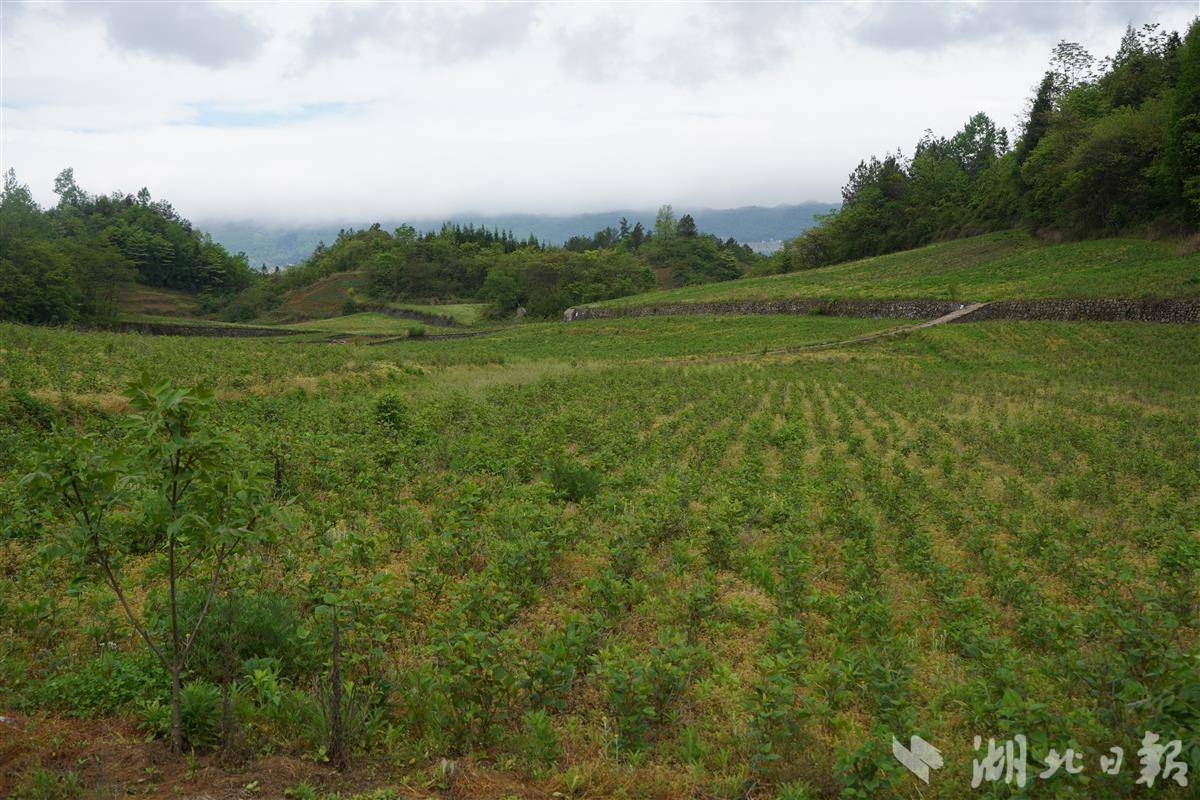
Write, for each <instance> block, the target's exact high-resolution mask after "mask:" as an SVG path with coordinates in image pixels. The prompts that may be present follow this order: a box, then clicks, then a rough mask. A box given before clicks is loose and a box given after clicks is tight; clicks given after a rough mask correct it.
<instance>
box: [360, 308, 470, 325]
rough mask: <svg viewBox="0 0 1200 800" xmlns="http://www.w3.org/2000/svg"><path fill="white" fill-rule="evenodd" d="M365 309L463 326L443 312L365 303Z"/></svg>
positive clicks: (428, 321)
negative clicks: (437, 312)
mask: <svg viewBox="0 0 1200 800" xmlns="http://www.w3.org/2000/svg"><path fill="white" fill-rule="evenodd" d="M362 308H363V310H364V311H374V312H377V313H379V314H387V315H388V316H389V317H399V318H401V319H413V320H416V321H417V322H424V323H425V324H426V325H441V326H442V327H445V328H461V327H462V323H461V322H459V321H458V320H456V319H454V318H452V317H446V316H443V315H441V314H429V313H427V312H425V311H413V310H412V309H408V308H390V307H388V306H375V305H365V306H363V307H362Z"/></svg>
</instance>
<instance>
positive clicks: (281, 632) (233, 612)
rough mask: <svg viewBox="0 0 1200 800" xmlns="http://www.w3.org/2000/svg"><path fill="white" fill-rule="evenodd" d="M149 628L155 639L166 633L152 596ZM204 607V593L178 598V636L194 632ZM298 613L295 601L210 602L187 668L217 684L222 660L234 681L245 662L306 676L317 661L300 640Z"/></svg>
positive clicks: (244, 596) (263, 596) (250, 597)
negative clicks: (206, 620)
mask: <svg viewBox="0 0 1200 800" xmlns="http://www.w3.org/2000/svg"><path fill="white" fill-rule="evenodd" d="M152 598H153V601H152V603H151V604H150V605H149V611H150V616H149V620H148V621H149V622H150V625H151V627H152V629H153V630H154V631H155V632H156V633H158V634H159V635H160V636H166V635H167V632H168V630H169V628H168V617H167V613H166V609H165V608H163V607H161V606H159V602H161V597H160V596H154V595H152ZM203 603H204V590H203V587H188V588H187V589H186V590H184V591H182V592H181V593H180V594H179V624H180V627H181V628H182V629H183V630H191V629H192V628H193V627H194V626H195V619H196V615H197V614H199V612H200V608H201V606H202V605H203ZM300 619H301V612H300V609H299V607H298V605H297V601H296V600H295V599H294V598H291V597H288V596H286V595H283V594H275V593H272V594H267V593H265V592H263V593H260V592H256V591H252V590H247V591H245V592H242V593H240V594H236V595H234V596H230V597H222V598H219V599H215V600H213V602H212V605H211V608H210V611H209V620H210V622H209V623H208V624H206V625H203V626H201V627H200V630H199V632H198V633H197V634H196V642H195V644H194V645H192V651H191V655H190V657H189V667H190V670H191V672H192V673H193V674H195V675H198V676H199V677H201V678H204V679H205V680H208V681H211V682H213V683H219V682H220V681H221V680H222V679H223V677H224V675H225V669H226V660H227V658H231V659H232V660H231V663H230V664H229V666H230V668H231V670H232V676H233V677H234V678H238V677H241V676H242V675H243V673H244V672H245V665H246V662H248V661H251V660H255V661H260V660H262V659H270V660H272V661H274V662H276V663H277V664H278V666H279V671H280V673H281V674H283V675H285V676H296V675H301V674H305V673H306V672H308V671H309V670H311V669H312V668H313V667H314V666H315V665H316V664H317V663H318V661H319V655H318V654H317V653H315V652H314V647H313V645H312V643H311V642H309V641H307V640H305V639H303V638H301V637H300V636H299V630H300Z"/></svg>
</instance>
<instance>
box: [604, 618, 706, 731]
mask: <svg viewBox="0 0 1200 800" xmlns="http://www.w3.org/2000/svg"><path fill="white" fill-rule="evenodd" d="M693 661H694V651H693V650H692V649H691V648H689V647H688V646H687V645H685V644H683V643H682V642H679V641H670V642H667V643H665V644H663V645H660V646H657V647H652V648H651V649H650V652H649V653H647V654H646V655H645V656H642V657H641V658H637V657H635V656H634V655H633V653H632V652H631V650H630V648H629V647H628V646H627V645H614V646H612V647H608V648H605V649H604V650H603V651H602V652H601V653H600V655H599V656H598V657H597V659H596V666H597V672H598V674H599V676H600V680H601V681H602V682H603V683H604V685H605V687H606V688H607V689H608V702H609V706H610V707H611V708H612V711H613V715H614V716H615V717H616V718H617V727H618V731H617V736H618V741H619V743H620V745H621V746H622V747H626V748H631V749H637V748H640V747H641V746H642V745H643V744H645V742H646V738H647V736H648V735H649V733H650V731H651V730H652V729H653V727H654V725H655V724H657V723H658V722H660V721H661V720H662V717H663V714H664V713H665V711H666V710H667V707H668V705H669V704H670V702H671V701H672V700H673V699H674V698H675V696H676V695H677V694H678V693H679V692H680V691H681V690H682V689H683V687H684V685H685V682H686V680H687V676H688V674H689V672H691V670H692V664H693Z"/></svg>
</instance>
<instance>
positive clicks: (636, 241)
mask: <svg viewBox="0 0 1200 800" xmlns="http://www.w3.org/2000/svg"><path fill="white" fill-rule="evenodd" d="M645 241H646V229H645V228H644V227H643V226H642V223H640V222H639V223H637V224H636V225H634V226H633V230H632V231H630V233H629V249H630V250H632V251H633V252H635V253H636V252H637V251H638V250H640V249H641V248H642V245H643V244H644V243H645Z"/></svg>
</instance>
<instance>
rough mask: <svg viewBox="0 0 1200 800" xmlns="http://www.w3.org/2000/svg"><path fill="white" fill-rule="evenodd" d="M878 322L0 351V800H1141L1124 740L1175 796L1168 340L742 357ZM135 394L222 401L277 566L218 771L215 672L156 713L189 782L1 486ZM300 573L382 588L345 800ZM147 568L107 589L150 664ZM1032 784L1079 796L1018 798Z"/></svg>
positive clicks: (125, 637)
mask: <svg viewBox="0 0 1200 800" xmlns="http://www.w3.org/2000/svg"><path fill="white" fill-rule="evenodd" d="M1004 246H1007V247H1009V248H1010V254H1009V256H1010V257H1011V255H1012V254H1013V253H1015V252H1023V248H1028V247H1029V245H1028V243H1026V244H1018V245H1016V246H1015V247H1013V245H1012V244H1011V243H1009V244H1008V245H1004ZM799 277H800V278H802V277H804V276H799ZM397 322H402V321H401V320H397ZM895 324H897V323H896V322H895V321H888V320H858V319H837V318H826V317H770V316H763V317H686V318H643V319H620V320H603V321H592V322H579V323H572V324H570V325H564V324H555V323H540V324H531V325H522V326H519V327H515V328H511V329H506V330H503V331H501V332H498V333H494V334H488V335H483V336H478V337H474V338H465V339H453V340H442V341H421V340H407V341H396V342H388V343H385V344H382V345H378V346H370V345H367V344H365V343H349V344H330V343H326V342H325V341H324V340H321V341H312V340H303V339H302V340H299V341H290V340H284V339H269V340H260V339H230V340H227V339H211V338H194V339H193V338H174V337H142V336H134V335H128V334H115V333H100V332H93V333H80V332H75V331H71V330H54V329H45V328H31V327H25V326H15V325H3V326H0V376H2V377H0V408H3V409H4V413H3V414H0V420H2V421H0V470H2V473H0V519H2V520H3V530H4V534H3V537H0V713H3V714H5V715H9V716H12V717H13V720H14V721H13V722H10V723H6V725H7V727H6V728H5V729H3V732H4V737H5V738H4V739H3V740H0V795H7V793H10V792H14V791H16V790H17V789H20V790H21V791H23V792H27V791H29V790H30V789H29V787H31V786H37V785H45V786H51V787H57V788H56V789H54V790H53V791H60V792H61V793H60V794H57V795H55V794H48V795H44V796H55V797H58V796H62V797H91V796H104V797H107V796H122V795H124V794H125V793H126V792H132V791H135V790H136V792H137V793H139V794H141V795H143V796H150V797H163V798H165V797H175V796H180V795H183V796H209V797H222V798H224V797H231V798H232V797H243V796H250V795H248V794H246V793H245V792H246V790H245V789H244V787H245V786H247V785H249V784H251V783H254V785H255V787H256V788H255V792H256V793H257V795H256V796H264V797H282V796H284V792H285V791H288V792H290V794H288V795H287V796H288V797H293V798H294V797H304V798H308V797H321V798H325V797H330V798H332V797H334V795H333V794H332V792H333V791H334V790H335V789H337V790H340V791H341V792H342V793H341V794H339V795H337V796H338V797H341V798H349V797H351V796H354V797H362V798H368V797H371V798H384V797H430V796H437V797H452V796H454V797H491V798H497V799H499V798H510V797H529V798H542V797H551V796H557V797H576V798H582V797H654V798H678V797H687V796H696V797H730V798H732V797H753V798H774V797H778V798H817V797H821V798H825V797H828V798H832V797H863V798H868V797H871V798H874V797H901V798H917V797H925V798H960V797H964V796H967V795H971V796H974V793H973V792H972V791H971V789H970V782H971V777H972V775H971V762H972V758H973V757H975V756H976V755H978V754H977V753H976V752H975V751H974V750H973V748H972V737H973V736H975V735H982V736H983V737H984V738H985V740H986V738H987V737H988V736H995V737H997V738H1007V737H1010V736H1012V735H1015V734H1017V733H1021V734H1024V735H1026V736H1027V737H1028V742H1029V750H1030V761H1031V765H1030V781H1031V787H1030V788H1032V789H1033V790H1035V792H1036V794H1035V795H1031V796H1056V797H1084V796H1087V797H1096V798H1107V797H1124V796H1129V795H1134V794H1138V795H1139V796H1140V793H1139V792H1136V791H1135V789H1134V785H1133V781H1134V780H1135V778H1136V775H1137V772H1136V768H1135V767H1134V766H1130V764H1131V762H1134V763H1135V762H1136V758H1135V757H1134V756H1133V754H1134V752H1135V751H1136V749H1137V748H1138V746H1139V741H1140V738H1141V736H1142V732H1143V731H1145V730H1154V731H1158V732H1160V733H1161V734H1162V735H1163V737H1164V739H1170V738H1180V739H1182V741H1183V743H1184V748H1185V749H1184V757H1186V758H1188V759H1190V763H1191V764H1192V765H1193V766H1192V770H1193V775H1194V774H1195V773H1196V772H1197V771H1200V738H1198V737H1200V733H1198V732H1200V679H1198V678H1197V669H1196V667H1197V658H1198V656H1200V639H1198V637H1200V627H1198V625H1197V587H1198V586H1200V574H1198V571H1197V570H1198V568H1200V446H1198V445H1200V438H1198V431H1200V382H1198V381H1197V380H1196V377H1197V375H1200V330H1198V329H1197V327H1196V326H1159V325H1138V324H1124V323H1118V324H1111V323H1020V322H985V323H973V324H965V325H953V326H942V327H937V328H931V329H927V330H924V331H920V332H918V333H914V334H911V335H909V336H906V337H904V338H900V339H891V340H885V341H878V342H872V343H867V344H862V345H858V346H855V347H833V348H828V349H823V350H818V351H812V352H801V353H795V354H791V355H766V356H764V355H762V353H763V351H765V350H769V349H781V348H785V347H789V346H795V345H799V344H803V343H806V342H809V343H811V342H821V341H829V340H838V339H847V338H851V337H853V336H855V335H859V334H861V333H865V332H869V331H871V330H879V329H883V328H886V327H890V326H892V325H895ZM143 371H148V372H150V373H151V374H153V375H155V376H161V377H165V378H170V379H171V380H173V381H176V382H177V383H179V384H180V385H188V384H192V383H200V384H203V385H206V386H209V387H211V388H213V389H215V391H216V397H217V402H216V404H215V406H214V409H213V412H212V414H213V422H214V425H215V426H216V427H217V428H219V429H221V430H224V431H227V432H228V433H229V434H230V435H231V436H232V437H233V438H234V439H235V440H237V441H238V442H241V443H243V444H245V445H246V446H247V447H248V449H249V452H250V453H252V454H255V456H254V457H256V458H259V459H261V460H262V462H263V463H264V465H265V466H266V467H267V468H268V470H269V469H270V465H271V461H272V458H273V455H272V454H274V455H277V456H278V459H279V465H280V472H279V477H278V484H277V485H278V490H277V491H278V493H279V494H280V497H281V499H282V502H284V503H285V504H286V508H287V514H286V515H285V516H286V520H285V522H282V523H281V525H283V528H282V530H281V535H280V536H279V537H278V538H277V539H276V541H275V543H274V544H272V545H270V546H269V547H266V548H263V549H260V550H258V551H256V552H255V554H254V556H253V558H252V560H250V561H247V562H246V564H245V565H243V567H242V569H241V571H240V572H239V573H238V574H239V576H240V577H239V578H238V581H239V584H238V586H239V589H238V592H239V596H240V597H241V598H242V599H241V601H240V602H241V603H242V605H240V606H239V608H240V609H241V610H240V611H239V615H240V619H241V620H242V621H241V622H239V623H238V625H239V626H240V627H237V628H236V629H237V630H240V631H243V633H245V637H244V638H238V639H236V641H237V642H238V644H237V647H238V650H237V653H236V658H235V667H234V673H235V674H234V676H233V686H234V690H235V698H236V715H235V717H236V719H237V726H238V731H239V733H238V740H237V741H238V745H237V746H238V748H239V752H240V754H241V755H240V756H239V759H238V760H237V761H235V762H233V763H231V764H225V765H224V766H223V765H222V761H221V759H220V755H219V753H218V752H216V750H215V749H214V743H215V742H216V741H218V740H219V730H218V729H217V728H214V726H215V725H217V722H218V721H219V705H220V704H219V697H220V695H219V692H218V691H217V686H218V685H219V684H220V682H221V681H222V669H221V668H220V664H221V663H223V662H222V658H223V657H222V655H221V653H222V652H224V650H223V647H224V645H222V644H221V642H222V641H224V639H223V638H222V636H221V635H219V634H217V633H215V632H214V633H212V634H211V635H208V636H202V637H201V638H200V639H199V640H198V643H197V651H196V655H195V656H194V660H193V662H192V667H191V669H190V671H189V673H188V675H187V678H186V685H187V686H188V687H191V688H190V689H188V690H187V691H188V697H189V698H191V699H190V701H189V702H190V705H189V706H187V710H186V711H185V714H186V715H187V720H186V725H185V729H186V730H187V731H188V732H189V733H188V735H189V737H190V739H189V741H191V742H192V743H193V744H192V746H194V747H195V748H196V755H195V756H194V757H191V758H192V759H193V760H192V761H190V762H189V760H188V758H185V757H178V758H172V757H170V756H169V755H168V753H167V751H166V746H165V744H163V743H162V742H154V743H151V744H147V743H145V742H143V741H142V740H143V739H144V738H145V731H147V730H154V728H153V724H154V723H153V722H152V720H153V719H156V718H157V717H155V714H156V713H157V712H155V710H154V709H156V708H158V709H161V708H162V702H163V701H164V696H165V695H164V693H165V684H164V682H163V678H162V673H161V671H160V670H158V669H157V665H156V664H155V663H154V662H153V661H151V660H150V657H149V656H148V654H147V651H146V650H145V648H144V646H142V644H141V643H140V642H139V641H138V640H137V639H136V638H135V636H134V635H133V634H132V633H131V631H130V629H129V627H128V626H127V625H126V624H125V623H124V621H123V619H122V616H121V612H120V609H119V607H118V606H117V605H116V602H115V600H114V598H113V595H112V593H111V592H110V591H109V590H108V589H107V587H106V586H105V585H104V583H103V582H102V580H101V579H100V577H99V576H98V574H97V573H96V572H95V571H94V570H92V569H88V568H83V569H81V568H78V567H76V566H73V565H72V563H71V562H70V561H68V560H64V559H61V558H49V557H43V556H42V555H40V554H41V553H42V551H43V548H44V545H45V544H46V542H47V541H49V539H50V538H51V537H52V536H53V535H54V533H55V532H56V531H59V530H61V529H62V527H63V525H64V524H65V518H64V516H63V514H62V512H61V510H58V509H55V508H51V507H47V506H39V505H37V504H34V503H32V502H31V501H30V500H29V499H28V498H27V495H26V490H25V489H24V488H23V487H22V486H21V483H20V479H21V476H22V475H24V474H26V473H27V472H29V471H30V470H31V469H33V466H34V463H35V460H36V458H37V456H36V452H37V450H38V449H39V448H40V447H42V446H44V445H45V444H46V443H47V442H49V441H52V440H54V438H55V437H57V436H60V435H68V432H69V435H76V434H78V433H82V432H88V431H94V432H96V433H98V434H99V435H101V436H102V437H103V440H104V441H113V440H114V439H115V437H116V436H117V435H118V426H119V424H120V423H121V421H122V420H123V419H125V418H126V416H127V414H128V411H129V406H128V402H127V401H126V400H125V399H124V398H123V394H122V392H123V387H124V386H125V384H126V383H127V382H129V381H130V380H133V379H135V378H136V377H137V375H138V374H139V373H141V372H143ZM60 428H61V429H62V430H63V431H64V433H63V434H58V433H54V432H52V431H54V430H57V429H60ZM330 537H333V538H334V539H338V540H343V541H346V542H348V543H349V545H348V546H349V547H350V550H349V551H347V552H349V553H351V554H352V555H351V556H350V557H349V560H348V561H347V562H346V564H345V569H346V570H347V571H348V574H349V575H351V576H353V579H354V580H360V581H362V582H364V583H365V584H369V585H374V586H378V587H379V592H378V593H377V594H374V595H370V596H369V597H370V598H371V599H370V600H369V601H368V600H364V601H363V602H369V603H370V605H369V608H370V609H371V610H370V611H369V612H367V611H366V608H367V607H366V606H365V607H364V612H363V613H362V614H360V615H356V616H354V617H353V621H352V622H347V626H348V627H347V629H346V630H344V631H343V636H347V637H349V640H348V641H349V645H348V647H349V648H351V650H350V652H351V653H352V654H353V657H352V658H350V659H348V660H347V662H346V665H345V667H344V669H346V670H347V671H348V672H349V675H350V678H351V679H352V680H353V681H354V686H355V689H354V691H355V692H359V694H358V695H356V696H357V697H358V698H359V700H358V702H359V703H360V706H359V708H360V711H359V712H356V713H357V714H358V715H357V716H355V717H354V722H353V723H352V731H353V748H354V750H353V758H352V766H351V767H350V768H349V770H348V771H347V772H344V773H342V774H341V775H339V774H337V773H335V772H334V771H333V770H332V768H331V767H330V766H328V765H326V764H325V763H323V760H322V758H323V756H322V753H323V747H324V744H323V741H324V736H325V731H326V728H325V727H324V726H325V723H324V722H323V721H322V720H323V719H324V717H323V716H322V712H321V702H320V697H322V696H323V695H322V694H321V693H322V692H323V691H325V689H323V688H322V687H327V686H328V661H327V656H326V653H327V650H328V646H329V639H328V636H329V631H328V628H327V626H324V625H323V623H322V622H321V619H322V618H321V617H319V616H317V615H316V612H315V608H316V606H317V602H318V601H317V600H314V596H313V594H312V593H311V589H310V588H309V587H310V580H312V578H311V577H310V576H312V575H313V574H314V572H313V571H314V570H315V569H318V568H319V567H320V565H321V564H322V563H323V561H325V560H327V559H328V558H329V555H328V552H329V551H328V550H326V549H323V548H324V547H326V546H327V543H328V541H329V540H330ZM156 563H157V559H156V558H155V557H153V556H148V555H145V554H141V555H139V554H137V553H134V554H132V555H131V556H130V558H129V560H128V562H127V564H126V567H125V573H126V575H127V576H128V580H129V581H130V582H131V585H132V586H133V587H134V590H133V595H134V597H135V602H136V603H137V604H138V607H139V608H140V609H142V610H144V611H145V612H146V613H148V614H149V615H150V616H149V618H150V619H151V620H152V623H151V624H152V625H156V626H159V628H158V629H161V626H162V625H164V624H165V623H164V621H163V618H162V609H163V608H164V606H163V602H164V598H163V592H162V590H161V586H162V582H161V579H160V577H159V575H160V573H159V572H157V570H158V567H156V566H155V564H156ZM193 608H194V607H193ZM230 630H233V628H230ZM241 635H242V634H239V636H241ZM912 733H919V734H920V735H922V736H924V737H925V738H926V739H927V740H929V741H930V742H932V743H934V744H935V745H936V746H937V747H939V748H940V749H941V751H942V753H943V755H944V758H945V764H946V766H945V768H944V769H942V770H940V771H938V772H937V773H936V774H935V775H934V776H933V778H932V782H931V783H930V785H928V786H926V785H924V784H922V783H919V782H918V781H917V780H916V779H915V778H914V777H913V776H912V775H910V774H909V773H908V772H906V771H904V770H903V768H901V767H900V766H899V764H898V763H897V762H896V761H895V760H894V758H893V756H892V753H891V750H890V742H891V737H892V736H893V735H896V736H898V737H900V738H901V739H902V740H904V741H907V737H908V736H909V735H910V734H912ZM10 743H13V744H10ZM1114 745H1118V746H1121V747H1123V748H1124V749H1125V752H1126V763H1127V766H1126V769H1125V770H1124V771H1123V773H1122V774H1120V775H1119V776H1116V777H1111V778H1110V777H1105V776H1102V775H1100V774H1099V771H1098V763H1097V759H1098V756H1099V754H1101V753H1107V752H1108V748H1109V747H1111V746H1114ZM1050 747H1055V748H1057V750H1058V751H1059V752H1060V753H1061V752H1062V751H1063V750H1064V749H1065V748H1066V747H1073V748H1075V749H1076V750H1077V751H1078V752H1081V753H1082V754H1083V758H1084V761H1085V764H1086V767H1087V772H1086V773H1085V774H1086V775H1087V776H1088V777H1089V778H1090V780H1089V781H1088V782H1086V783H1085V782H1082V781H1081V780H1080V779H1079V778H1080V777H1081V776H1065V775H1060V776H1058V777H1056V778H1054V779H1052V780H1041V779H1039V778H1037V776H1036V773H1037V772H1039V771H1040V770H1041V766H1040V760H1041V759H1043V758H1044V757H1045V755H1046V753H1047V750H1048V749H1049V748H1050ZM442 759H451V760H453V761H454V763H455V766H454V767H453V769H452V770H451V769H450V768H448V767H447V766H446V764H447V763H449V762H443V761H442ZM1035 760H1036V761H1038V762H1039V763H1038V764H1037V765H1036V766H1035V764H1034V761H1035ZM39 782H40V783H39ZM64 787H66V788H64ZM71 787H78V793H73V792H75V789H73V788H71ZM68 790H69V791H70V792H72V793H68ZM325 791H327V792H330V794H324V793H323V792H325ZM978 791H979V795H980V796H989V797H1000V796H1005V797H1007V796H1009V793H1010V790H1009V787H1008V786H1006V785H1005V784H1004V783H1003V782H1001V783H999V784H998V785H993V786H991V787H990V793H989V787H988V786H987V785H985V786H984V787H983V788H981V789H980V790H978ZM1187 791H1188V790H1186V789H1181V788H1179V787H1177V786H1176V785H1174V783H1170V784H1167V785H1165V786H1164V785H1162V784H1160V785H1159V786H1156V789H1155V792H1154V796H1158V797H1166V798H1183V797H1186V796H1192V795H1188V794H1186V792H1187ZM360 793H361V794H360ZM556 793H557V794H556ZM24 796H32V795H24ZM39 796H41V795H39Z"/></svg>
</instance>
